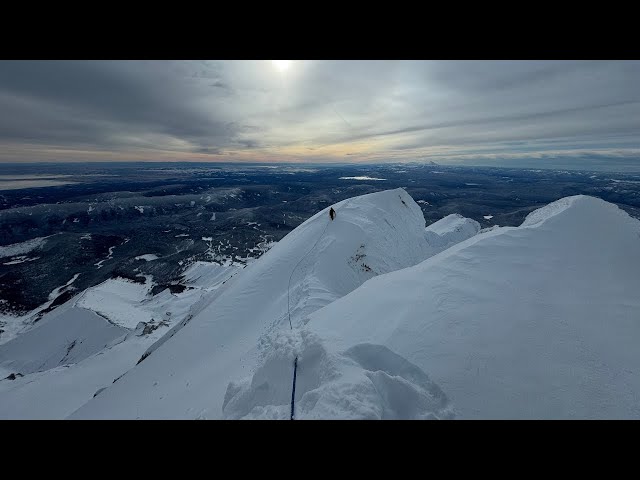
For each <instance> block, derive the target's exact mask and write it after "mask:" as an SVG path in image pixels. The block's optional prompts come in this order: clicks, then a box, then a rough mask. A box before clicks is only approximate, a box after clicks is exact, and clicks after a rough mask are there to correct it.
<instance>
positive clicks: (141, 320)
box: [0, 262, 238, 419]
mask: <svg viewBox="0 0 640 480" xmlns="http://www.w3.org/2000/svg"><path fill="white" fill-rule="evenodd" d="M237 272H238V268H237V267H222V266H220V265H216V264H212V263H209V264H207V263H204V262H198V264H197V265H193V266H191V267H189V268H188V269H187V271H186V272H185V276H186V277H188V278H186V279H185V284H186V285H187V289H186V290H185V291H184V292H182V293H178V294H171V293H170V292H169V290H164V291H163V292H161V293H159V294H158V295H155V296H153V297H151V296H150V295H148V291H149V289H150V288H151V286H152V285H151V282H150V281H149V280H150V279H149V278H147V284H146V285H141V284H137V283H133V282H129V281H127V280H124V279H111V280H109V281H107V282H104V283H102V284H100V285H97V286H96V287H93V288H90V289H88V290H86V291H85V292H83V294H82V295H78V296H76V297H74V298H72V299H70V300H69V301H68V302H66V303H65V304H63V305H61V306H60V307H58V308H56V309H55V310H53V311H52V312H49V313H46V314H45V315H44V316H43V317H42V319H41V320H40V321H39V322H38V323H37V324H36V326H35V327H34V328H33V329H31V330H29V331H27V332H26V333H22V334H20V335H18V337H17V338H14V339H13V340H11V341H9V342H7V343H6V344H4V345H0V418H6V419H17V418H26V419H59V418H65V417H67V416H68V415H70V414H71V413H73V412H74V411H75V410H77V409H78V408H79V407H81V406H82V405H83V404H85V403H86V402H87V401H89V400H90V399H91V398H93V396H94V395H95V394H96V393H97V392H98V391H101V390H102V391H104V389H105V388H107V387H109V386H110V385H112V384H113V383H114V381H115V380H117V379H119V378H121V377H122V375H124V374H125V373H126V372H127V371H128V370H130V369H131V368H133V367H134V366H135V365H136V363H137V362H138V361H139V360H140V358H141V357H142V356H143V355H144V354H145V352H147V351H148V349H150V348H152V347H153V345H155V344H156V343H158V342H159V340H160V339H161V338H162V337H163V336H164V335H165V334H166V333H168V332H171V330H172V327H174V325H175V326H179V324H180V323H181V322H183V321H184V320H185V317H188V315H189V314H190V310H191V308H192V307H193V306H194V305H196V304H197V303H198V302H199V301H201V300H202V298H203V296H204V294H205V293H207V294H209V293H210V292H213V291H216V290H219V289H220V288H221V286H222V285H223V283H224V282H225V281H226V280H227V279H228V278H229V277H231V276H233V275H234V274H236V273H237ZM204 279H206V280H207V285H206V286H200V285H199V282H200V281H202V280H204ZM110 317H112V318H110ZM118 319H121V320H122V319H125V320H126V321H122V322H121V323H124V324H126V325H128V326H130V327H131V328H125V327H123V326H121V325H117V324H116V321H114V320H118ZM10 374H21V375H23V376H19V375H16V377H15V379H13V380H11V379H7V378H5V377H7V376H9V375H10ZM102 391H101V392H100V394H101V393H102Z"/></svg>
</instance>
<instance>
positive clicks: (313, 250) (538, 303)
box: [0, 189, 640, 419]
mask: <svg viewBox="0 0 640 480" xmlns="http://www.w3.org/2000/svg"><path fill="white" fill-rule="evenodd" d="M333 207H334V208H335V210H336V212H337V217H336V219H335V220H333V221H331V220H330V219H329V216H328V208H327V209H325V210H323V211H322V212H319V213H318V214H316V215H314V216H313V217H312V218H310V219H309V220H307V221H306V222H304V223H303V224H302V225H300V226H299V227H298V228H296V229H295V230H293V231H292V232H290V234H289V235H287V236H286V237H285V238H284V239H282V240H281V241H280V242H278V243H277V244H276V245H275V246H274V247H273V248H272V249H271V250H269V251H268V252H267V253H265V254H264V255H263V256H262V257H261V258H259V259H258V260H256V261H255V262H253V263H251V264H249V265H247V266H246V268H239V269H237V271H235V272H233V273H234V274H233V275H228V274H230V273H231V271H230V270H227V269H225V268H224V267H223V266H216V267H215V268H210V267H211V266H210V265H209V264H204V263H203V264H200V263H196V264H194V265H192V266H191V267H190V268H189V269H187V271H185V273H184V277H185V281H186V282H187V284H188V285H191V286H192V289H191V290H188V291H186V292H183V293H181V294H178V295H172V294H170V293H169V292H168V291H165V292H164V293H166V295H165V296H163V295H162V294H160V295H157V296H154V297H150V296H148V295H146V293H145V292H142V291H140V292H138V293H139V294H141V295H142V297H143V299H142V300H140V299H139V298H138V299H137V300H136V298H137V296H136V295H137V294H136V295H133V296H128V294H129V293H131V292H133V290H130V291H127V288H128V287H129V285H126V284H122V285H120V284H118V285H112V284H108V285H106V284H105V285H102V286H101V287H100V288H97V289H94V291H92V292H90V293H87V294H85V296H84V297H76V298H78V299H80V298H84V299H85V300H86V301H88V300H91V302H89V303H88V304H86V305H85V307H86V308H90V309H92V310H97V311H100V312H101V314H103V315H104V316H105V318H109V317H113V318H110V320H111V321H113V323H116V324H117V323H120V325H121V326H114V325H112V327H113V328H116V329H118V328H123V327H122V325H125V324H126V325H127V326H128V327H129V329H127V330H126V331H129V333H127V334H125V335H124V336H121V337H118V338H115V339H114V340H110V341H107V340H104V341H105V343H107V347H106V348H104V349H103V350H101V351H99V352H98V353H95V354H92V355H90V356H88V357H87V356H86V354H88V350H86V351H85V352H84V353H83V351H82V349H78V350H76V345H74V347H73V349H70V350H69V351H68V352H67V351H63V350H62V347H65V348H67V347H68V345H66V344H65V343H64V342H60V345H59V347H56V348H53V350H52V352H53V353H52V354H51V355H49V356H48V357H47V358H41V360H42V361H44V360H47V361H49V360H48V358H50V359H51V360H50V363H48V364H47V365H46V366H47V368H49V367H52V368H50V369H49V370H47V371H45V372H34V373H30V374H27V375H26V376H25V377H24V378H19V379H15V380H4V381H0V417H9V418H11V417H12V416H13V417H16V416H21V417H26V418H33V417H34V416H37V415H34V412H38V413H39V414H40V415H43V414H45V413H46V415H45V417H47V418H49V417H53V418H60V417H61V416H69V418H192V419H193V418H230V419H240V418H288V415H289V408H290V404H289V402H290V400H291V384H292V383H291V382H292V374H293V359H294V358H295V357H298V372H297V388H296V418H298V419H313V418H345V419H346V418H367V419H373V418H380V419H390V418H402V419H440V418H445V419H446V418H637V417H639V416H640V410H638V407H637V398H640V378H638V377H637V376H636V375H635V374H634V372H635V371H637V370H638V369H640V351H638V349H637V341H638V340H640V324H639V323H638V322H637V319H638V318H640V298H639V297H638V295H637V292H638V291H640V275H638V272H639V271H640V222H639V221H637V220H634V219H632V218H631V217H629V216H628V215H627V214H626V213H624V212H623V211H622V210H620V209H618V208H617V207H616V206H614V205H612V204H609V203H607V202H604V201H602V200H599V199H596V198H593V197H586V196H576V197H568V198H566V199H561V200H559V201H557V202H553V203H552V204H549V205H547V206H545V207H543V208H541V209H538V210H536V211H534V212H532V213H531V214H530V215H529V216H528V217H527V219H526V220H525V221H524V222H523V224H522V225H521V226H520V227H494V228H491V229H488V230H481V229H480V225H479V224H478V223H477V222H475V221H473V220H470V219H465V218H462V217H460V216H458V215H450V216H448V217H445V218H444V219H442V220H440V221H438V222H435V223H433V224H432V225H429V226H428V227H426V228H425V222H424V217H423V215H422V211H421V210H420V207H419V206H418V205H417V204H416V203H415V202H414V201H413V199H411V197H410V196H409V195H408V194H407V193H406V192H405V191H404V190H402V189H397V190H388V191H385V192H378V193H375V194H370V195H364V196H361V197H354V198H351V199H348V200H345V201H342V202H339V203H337V204H335V205H333ZM596 222H597V225H595V224H596ZM123 282H125V281H124V280H123ZM106 287H108V288H106ZM134 288H137V289H144V288H146V287H145V286H144V285H141V284H140V285H139V286H134ZM189 296H192V297H189ZM134 297H135V298H134ZM196 298H197V301H194V299H196ZM109 299H112V300H109ZM113 302H115V303H116V304H117V305H120V307H118V308H115V307H114V306H113V305H111V304H112V303H113ZM109 305H111V306H109ZM79 307H80V305H79V303H78V304H77V305H76V306H73V308H79ZM63 308H65V306H63V307H59V309H58V310H60V312H63V313H64V310H61V309H63ZM58 310H56V311H54V312H53V313H55V312H57V311H58ZM143 310H146V311H148V312H152V313H151V315H152V318H156V316H158V314H160V316H162V315H165V317H167V318H170V319H171V321H170V322H167V324H166V325H164V326H162V327H160V326H156V325H155V324H154V328H157V330H153V331H152V333H151V334H150V335H148V336H145V335H143V333H144V332H142V331H141V332H138V330H142V329H141V328H136V330H135V332H137V333H136V334H133V333H132V332H131V328H132V325H133V322H129V321H128V320H127V319H126V315H127V314H128V313H131V314H132V315H134V316H136V317H137V316H138V315H139V314H140V312H139V311H143ZM72 311H74V310H72V309H70V310H69V312H72ZM84 311H85V315H86V314H89V315H91V314H92V312H88V311H87V310H84ZM166 312H171V315H166ZM289 313H290V315H291V317H290V318H291V327H292V328H290V326H289ZM119 317H121V318H119ZM53 318H54V317H53V316H50V317H45V318H43V322H48V324H49V325H50V327H49V328H52V327H53V326H55V325H54V320H53ZM118 318H119V320H118ZM114 319H115V321H114ZM59 320H60V321H62V316H61V317H60V319H59ZM72 320H73V319H72V318H67V319H66V320H65V322H71V321H72ZM94 320H97V321H101V319H100V318H96V319H94ZM126 322H128V323H126ZM72 323H73V322H72ZM77 323H78V328H80V327H82V328H84V324H82V325H80V324H79V322H77ZM89 323H91V320H90V321H89ZM43 325H47V323H43ZM101 325H102V326H104V324H101ZM147 326H148V325H147ZM138 327H139V325H138ZM38 328H39V329H40V328H42V327H38ZM61 328H62V324H61ZM58 330H60V329H58ZM98 330H99V331H100V332H103V334H104V335H105V336H110V335H114V336H117V335H116V334H119V332H115V330H114V331H113V332H112V333H109V332H108V331H106V330H103V329H102V327H101V328H100V329H98ZM98 330H96V332H98ZM144 330H146V326H145V328H144ZM60 331H62V330H60ZM29 333H30V337H25V339H24V342H27V340H29V338H31V339H32V340H29V342H31V343H32V344H33V345H35V344H37V343H38V342H40V341H41V340H42V338H44V337H46V335H44V334H45V333H46V331H45V329H42V330H40V331H39V332H37V331H36V329H34V330H33V331H32V332H29ZM52 335H53V334H52ZM78 335H80V336H82V332H80V334H78ZM78 335H76V336H78ZM36 336H37V337H38V338H36ZM98 337H99V335H98V336H96V337H95V339H97V338H98ZM78 338H79V337H78ZM92 338H93V337H92ZM36 340H37V341H36ZM92 341H93V340H92ZM14 345H15V347H11V348H17V346H19V343H17V342H16V343H14ZM95 345H98V344H97V343H95V342H94V343H93V344H91V343H90V344H89V345H88V346H87V348H88V349H89V350H95V348H98V347H95ZM83 348H84V347H83ZM30 349H31V350H32V351H33V348H31V347H30ZM41 353H46V352H45V351H44V350H43V351H42V352H41ZM1 354H2V348H1V347H0V355H1ZM67 354H69V355H67ZM16 355H17V354H16ZM47 355H48V354H47ZM65 355H67V356H66V357H65ZM74 355H75V356H74ZM61 356H62V357H63V359H62V360H60V359H59V357H61ZM71 356H73V358H72V359H71V360H72V361H73V362H77V363H74V364H71V365H70V364H68V363H67V362H68V361H69V360H70V358H71ZM141 356H142V357H143V359H142V361H140V360H141ZM45 357H46V355H45ZM20 361H22V362H23V365H28V364H29V362H32V359H31V358H30V357H29V356H28V355H25V356H24V357H23V358H22V359H21V360H20ZM61 362H62V363H61ZM32 363H33V362H32ZM136 363H137V365H135V367H134V366H133V365H134V364H136ZM56 365H58V366H56ZM0 368H2V362H0ZM29 368H30V367H27V369H29ZM39 368H40V367H39V366H36V369H39ZM31 370H32V371H33V368H31ZM125 373H126V374H125ZM116 377H117V381H116V382H115V383H114V381H113V379H114V378H116ZM0 380H1V379H0ZM56 385H59V387H58V388H54V387H55V386H56ZM71 386H73V387H71ZM94 395H95V398H91V397H93V396H94ZM72 412H73V413H72Z"/></svg>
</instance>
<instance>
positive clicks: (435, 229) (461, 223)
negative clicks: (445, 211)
mask: <svg viewBox="0 0 640 480" xmlns="http://www.w3.org/2000/svg"><path fill="white" fill-rule="evenodd" d="M481 228H482V227H481V226H480V224H479V223H478V222H476V221H475V220H472V219H470V218H465V217H463V216H462V215H458V214H457V213H453V214H451V215H447V216H446V217H444V218H442V219H440V220H438V221H437V222H434V223H432V224H431V225H429V226H428V227H427V228H425V237H426V239H427V243H429V245H431V246H432V247H433V248H434V249H436V250H438V252H440V251H442V250H445V249H447V248H449V247H450V246H452V245H455V244H456V243H460V242H462V241H463V240H466V239H467V238H471V237H473V236H474V235H476V234H478V232H480V229H481Z"/></svg>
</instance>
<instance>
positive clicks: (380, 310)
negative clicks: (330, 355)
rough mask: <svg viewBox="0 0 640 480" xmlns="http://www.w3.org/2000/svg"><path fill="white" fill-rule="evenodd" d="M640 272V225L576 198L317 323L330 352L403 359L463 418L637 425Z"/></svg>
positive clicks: (322, 314)
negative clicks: (364, 349)
mask: <svg viewBox="0 0 640 480" xmlns="http://www.w3.org/2000/svg"><path fill="white" fill-rule="evenodd" d="M596 220H597V225H594V222H595V221H596ZM639 271H640V222H638V221H637V220H635V219H633V218H631V217H629V216H628V215H627V214H626V213H625V212H623V211H622V210H620V209H619V208H618V207H616V206H615V205H612V204H609V203H607V202H604V201H602V200H600V199H596V198H593V197H586V196H577V197H570V198H568V199H562V200H561V201H558V202H554V203H553V204H550V205H549V206H547V207H543V208H542V209H539V210H537V211H535V212H532V214H531V215H530V217H529V218H528V220H527V221H525V222H524V223H523V225H522V226H521V227H515V228H514V227H511V228H497V229H493V230H491V231H488V232H486V233H481V234H479V235H477V236H475V237H473V238H471V239H469V240H466V241H464V242H461V243H459V244H457V245H456V246H455V247H452V248H450V249H448V250H445V251H444V252H442V253H440V254H439V255H436V256H434V257H431V258H429V259H428V260H425V261H424V262H422V263H420V264H418V265H416V266H414V267H410V268H407V269H403V270H400V271H397V272H393V273H390V274H387V275H384V276H380V277H377V278H374V279H372V280H371V281H369V282H367V283H365V284H364V285H363V286H362V287H360V288H359V289H357V290H355V291H354V292H352V293H351V294H349V295H347V296H345V297H343V298H341V299H339V300H337V301H336V302H333V303H332V304H331V305H328V306H327V307H325V308H323V309H322V310H320V311H318V312H315V313H314V314H312V315H311V320H310V321H309V322H308V324H307V328H308V329H309V331H310V334H311V335H314V336H316V337H317V338H320V339H322V343H323V345H324V346H325V348H326V349H327V350H328V351H329V352H336V353H339V352H343V351H348V350H349V349H350V348H353V347H354V346H357V345H367V344H373V345H382V346H385V347H387V348H388V349H389V350H391V351H393V352H394V353H396V354H398V355H400V356H402V357H403V358H405V359H406V360H407V361H409V362H411V363H412V364H414V365H415V366H416V367H418V368H420V369H421V370H422V371H424V372H425V373H426V374H428V375H429V377H430V378H431V379H432V380H433V381H434V382H435V383H436V384H437V385H439V387H440V388H441V389H442V390H443V392H444V393H445V394H446V395H447V397H448V398H449V400H450V401H451V402H452V405H453V409H454V411H455V415H456V418H638V417H639V416H640V410H638V406H637V399H638V398H640V377H638V376H637V375H636V374H635V372H636V371H638V370H639V369H640V351H638V349H637V342H638V340H639V339H640V322H638V319H639V318H640V297H639V296H638V294H637V292H638V291H640V275H638V272H639Z"/></svg>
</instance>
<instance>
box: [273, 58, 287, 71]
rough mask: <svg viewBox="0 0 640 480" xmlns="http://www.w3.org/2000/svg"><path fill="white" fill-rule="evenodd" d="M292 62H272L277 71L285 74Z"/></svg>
mask: <svg viewBox="0 0 640 480" xmlns="http://www.w3.org/2000/svg"><path fill="white" fill-rule="evenodd" d="M291 62H292V60H271V63H273V66H274V67H276V70H278V71H279V72H285V71H287V70H288V69H289V67H290V66H291Z"/></svg>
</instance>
